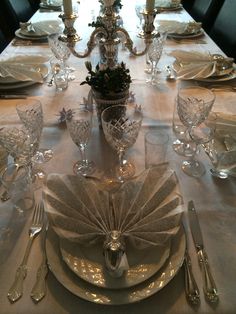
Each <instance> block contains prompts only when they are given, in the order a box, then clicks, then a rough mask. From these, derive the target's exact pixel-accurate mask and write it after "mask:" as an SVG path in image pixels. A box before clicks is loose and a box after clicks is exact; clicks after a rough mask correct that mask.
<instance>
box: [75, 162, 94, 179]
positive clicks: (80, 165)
mask: <svg viewBox="0 0 236 314" xmlns="http://www.w3.org/2000/svg"><path fill="white" fill-rule="evenodd" d="M95 170H96V166H95V163H94V162H93V161H87V162H82V161H77V162H76V163H75V164H74V166H73V172H74V174H76V175H82V176H87V175H90V174H92V173H94V171H95Z"/></svg>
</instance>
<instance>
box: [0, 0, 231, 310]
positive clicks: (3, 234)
mask: <svg viewBox="0 0 236 314" xmlns="http://www.w3.org/2000/svg"><path fill="white" fill-rule="evenodd" d="M122 3H123V9H122V11H121V14H122V15H123V20H124V26H125V27H126V29H127V30H128V31H129V32H130V35H131V36H132V38H133V40H134V41H135V42H137V45H138V46H139V47H141V46H142V44H143V43H142V41H141V40H140V39H138V38H137V37H136V30H135V29H136V16H135V10H134V1H128V0H127V1H123V2H122ZM97 12H98V4H97V1H95V0H90V1H89V2H88V1H85V0H81V5H80V10H79V18H78V20H77V24H76V25H77V26H76V27H77V30H78V33H79V34H80V35H81V36H82V41H81V42H79V43H78V44H77V47H78V50H81V51H82V50H83V49H84V48H85V46H86V42H87V39H88V34H89V33H90V31H92V29H91V28H89V27H88V26H87V24H88V22H91V20H92V17H93V16H96V15H97ZM57 16H58V13H37V14H36V15H35V16H34V20H41V19H52V18H56V17H57ZM160 18H162V19H176V20H185V21H188V20H190V17H189V16H188V15H187V13H186V12H185V11H177V12H168V13H162V14H160V15H158V16H157V17H156V22H157V21H158V19H160ZM176 48H178V49H184V50H190V49H194V50H198V51H210V52H212V53H213V52H215V53H217V52H220V50H219V48H218V47H217V46H216V45H215V44H214V43H213V42H212V41H211V40H210V38H208V37H207V36H205V37H203V38H201V41H200V39H199V40H198V39H196V41H194V40H191V41H190V42H189V43H186V42H183V43H181V42H180V43H177V42H175V41H173V40H170V39H168V40H167V42H166V45H165V48H164V53H163V56H162V58H161V61H160V67H161V68H162V70H163V71H162V73H161V74H160V85H159V86H157V87H154V86H148V85H147V84H146V82H145V80H146V78H147V74H145V73H144V68H145V57H144V56H143V57H137V58H135V57H132V56H130V54H129V52H127V51H122V50H121V49H120V52H119V58H120V60H123V61H124V62H126V64H127V66H128V67H129V68H130V71H131V76H132V78H133V83H132V86H131V91H132V92H133V93H134V94H135V99H136V102H137V103H138V104H140V105H142V108H143V113H144V120H143V126H142V129H141V132H140V134H139V137H138V139H137V142H136V143H135V145H134V146H133V147H132V148H131V149H129V151H128V156H129V158H130V159H131V160H132V161H133V162H134V163H135V166H136V169H137V172H140V171H142V170H143V169H144V157H145V156H144V134H145V132H146V131H147V130H148V129H149V128H150V127H152V126H156V127H163V128H165V129H166V130H167V132H168V133H169V135H170V141H169V147H168V152H167V160H168V161H169V162H170V165H171V167H172V168H173V169H175V171H176V173H177V175H178V178H179V181H180V185H181V189H182V193H183V197H184V202H185V204H187V202H188V201H189V200H191V199H193V200H194V202H195V204H196V207H197V210H198V213H199V220H200V224H201V227H202V232H203V236H204V241H205V244H206V248H207V253H208V256H209V260H210V264H211V267H212V272H213V275H214V278H215V282H216V284H217V287H218V290H219V297H220V301H219V303H218V304H216V305H210V304H208V303H207V302H206V301H205V299H204V295H203V290H202V287H203V282H202V277H201V273H200V269H199V265H198V262H197V256H196V252H195V249H194V246H193V242H192V238H191V235H190V233H189V230H187V231H188V238H189V250H190V254H191V257H192V263H193V271H194V274H195V276H196V281H197V283H198V285H199V288H200V293H201V304H200V306H199V307H198V308H194V307H192V306H190V305H189V304H188V303H187V301H186V298H185V291H184V272H183V269H180V271H179V272H178V274H177V275H176V276H175V278H174V279H173V280H172V281H171V282H170V283H169V284H168V285H167V286H166V287H164V288H163V289H162V290H161V291H160V292H158V293H157V294H155V295H153V296H152V297H149V298H147V299H145V300H143V301H141V302H139V303H137V304H128V305H122V306H102V305H97V304H93V303H89V302H87V301H84V300H82V299H80V298H78V297H76V296H74V295H73V294H72V293H70V292H69V291H67V290H66V289H65V288H64V287H63V286H62V285H61V284H60V283H59V282H57V280H56V279H55V277H54V276H53V274H52V273H50V272H49V275H48V278H47V295H46V297H45V298H44V299H43V300H42V301H41V302H40V303H39V304H37V305H35V304H34V303H33V302H32V300H31V299H30V292H31V289H32V287H33V284H34V282H35V276H36V270H37V267H38V266H39V264H40V262H41V257H42V253H41V237H38V238H37V239H36V240H35V243H34V245H33V247H32V251H31V254H30V258H29V262H28V276H27V278H26V279H25V281H24V295H23V297H22V298H21V299H20V300H19V301H18V302H16V303H15V304H10V303H9V301H8V299H7V291H8V289H9V287H10V285H11V284H12V282H13V279H14V276H15V270H16V267H17V266H18V265H19V262H20V261H21V259H22V257H23V254H24V249H25V247H26V243H27V234H28V227H29V225H30V216H31V212H28V213H26V215H25V216H23V217H22V216H21V217H19V216H18V215H17V214H15V213H14V212H13V211H12V208H11V204H10V203H9V202H6V203H1V204H0V266H1V268H0V313H2V314H11V313H12V314H13V313H14V314H16V313H19V314H23V313H27V314H34V313H35V314H37V313H38V314H42V313H43V314H52V313H55V314H66V313H71V314H75V313H79V314H90V313H91V314H92V313H98V312H100V313H114V314H115V313H117V314H118V313H124V314H125V313H127V314H128V313H129V314H131V313H132V314H133V313H135V314H137V313H145V312H147V313H149V314H154V313H160V314H167V313H168V314H191V313H196V312H197V313H202V314H207V313H209V314H210V313H217V314H233V313H235V311H236V299H235V273H236V250H235V247H236V228H235V221H236V211H235V209H236V196H235V195H236V180H235V178H229V179H227V180H220V179H215V178H213V177H212V176H211V174H210V172H209V169H210V167H211V165H210V162H209V160H208V159H207V157H205V156H204V154H203V153H201V154H200V156H199V158H201V160H202V161H203V162H204V164H205V166H206V170H207V172H206V174H205V175H204V176H203V177H201V178H199V179H195V178H192V177H188V176H187V175H185V174H184V173H183V172H182V171H181V169H180V165H181V160H182V158H181V157H179V156H177V155H176V154H175V153H174V152H173V150H172V147H171V144H172V140H173V139H174V135H173V134H172V130H171V120H172V113H173V106H174V100H175V97H176V94H177V89H178V86H180V85H181V86H182V85H183V84H197V83H196V82H181V81H167V80H166V73H165V70H164V68H165V66H166V65H170V64H171V63H172V62H173V59H171V57H170V56H168V53H169V52H170V51H171V50H172V49H176ZM24 53H43V54H48V55H50V54H51V53H50V50H49V48H48V47H47V45H38V46H37V45H32V46H12V45H9V46H8V47H7V49H6V50H5V51H4V52H3V54H4V55H7V54H9V55H12V54H14V55H15V54H24ZM89 59H90V60H91V61H92V63H93V64H96V62H97V61H98V60H99V57H98V51H97V50H95V51H94V52H93V53H92V54H91V56H90V57H89ZM84 61H85V59H77V58H75V57H73V56H71V57H70V59H69V64H70V65H71V66H73V67H74V68H75V69H76V71H75V75H76V79H75V80H74V81H71V82H70V83H69V87H68V89H67V90H66V91H64V92H61V93H59V92H56V91H55V88H54V87H48V86H47V84H46V83H45V84H42V85H40V84H39V85H38V84H37V85H34V86H32V87H29V88H27V91H28V93H29V95H30V96H29V97H32V98H37V99H39V100H40V101H41V102H42V104H43V110H44V125H45V126H44V129H43V134H42V140H41V146H42V147H50V148H52V149H53V151H54V157H53V159H52V160H51V161H50V162H48V163H47V164H45V165H43V169H44V171H45V172H47V173H50V172H55V173H72V164H73V162H75V161H76V160H77V159H78V158H79V154H78V149H77V147H76V146H75V144H74V143H73V142H72V140H71V138H70V137H69V135H68V132H67V130H66V128H65V127H63V126H60V125H59V124H58V116H57V114H58V113H59V110H61V109H62V108H63V107H65V108H66V109H69V108H74V107H76V106H78V105H79V104H80V103H82V102H83V97H87V95H88V92H89V88H88V86H80V82H81V81H83V80H84V78H85V76H86V69H85V66H84ZM230 84H235V82H230ZM16 102H17V100H1V101H0V123H1V126H3V125H17V124H18V123H19V119H18V117H17V114H16V110H15V105H16ZM235 102H236V94H235V93H233V92H229V91H225V92H223V91H219V92H216V101H215V104H214V106H213V110H214V111H222V112H227V113H234V114H236V106H235ZM88 157H89V158H91V159H93V160H94V161H95V162H96V165H97V167H98V168H99V169H102V170H104V171H105V172H106V173H107V174H111V173H112V166H113V165H114V164H115V163H116V162H117V156H116V154H115V153H114V152H112V150H111V149H110V148H109V146H108V144H106V142H105V139H104V137H103V135H102V133H101V130H99V129H98V126H97V119H96V113H94V128H93V134H92V139H91V141H90V143H89V147H88Z"/></svg>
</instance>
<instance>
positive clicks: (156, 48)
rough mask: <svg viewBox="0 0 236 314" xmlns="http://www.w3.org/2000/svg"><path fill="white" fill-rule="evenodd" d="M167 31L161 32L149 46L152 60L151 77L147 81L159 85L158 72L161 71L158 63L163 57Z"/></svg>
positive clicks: (149, 54) (148, 52) (149, 56)
mask: <svg viewBox="0 0 236 314" xmlns="http://www.w3.org/2000/svg"><path fill="white" fill-rule="evenodd" d="M166 36H167V34H166V33H160V34H159V37H155V38H154V39H153V41H152V43H151V44H150V46H149V47H148V51H147V54H148V58H149V60H150V62H151V69H152V70H151V78H150V79H148V80H147V81H146V82H147V83H149V84H152V85H158V83H159V82H158V80H157V73H158V72H160V70H158V68H157V65H158V62H159V60H160V58H161V55H162V51H163V46H164V43H165V40H166Z"/></svg>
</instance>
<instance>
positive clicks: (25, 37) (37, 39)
mask: <svg viewBox="0 0 236 314" xmlns="http://www.w3.org/2000/svg"><path fill="white" fill-rule="evenodd" d="M15 35H16V37H18V38H20V39H27V40H33V41H40V42H44V41H45V42H47V35H46V36H41V37H29V36H25V35H23V34H21V30H20V29H17V30H16V31H15Z"/></svg>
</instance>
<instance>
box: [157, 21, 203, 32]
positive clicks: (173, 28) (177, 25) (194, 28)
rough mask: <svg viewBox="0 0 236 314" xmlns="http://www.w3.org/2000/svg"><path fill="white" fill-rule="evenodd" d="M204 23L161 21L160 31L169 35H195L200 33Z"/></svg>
mask: <svg viewBox="0 0 236 314" xmlns="http://www.w3.org/2000/svg"><path fill="white" fill-rule="evenodd" d="M201 27H202V23H197V22H179V21H173V20H161V21H159V27H158V29H159V31H161V32H167V33H168V34H185V35H189V34H193V33H197V32H198V31H200V29H201Z"/></svg>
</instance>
